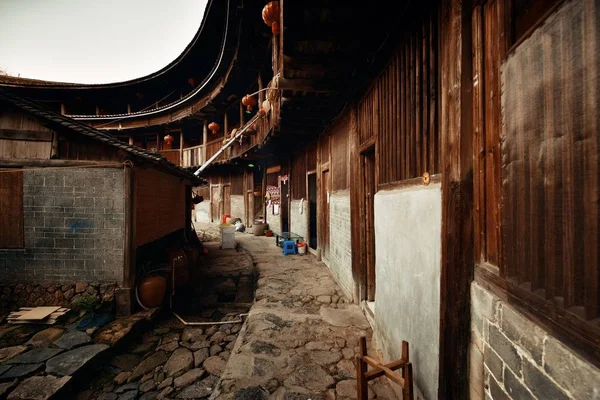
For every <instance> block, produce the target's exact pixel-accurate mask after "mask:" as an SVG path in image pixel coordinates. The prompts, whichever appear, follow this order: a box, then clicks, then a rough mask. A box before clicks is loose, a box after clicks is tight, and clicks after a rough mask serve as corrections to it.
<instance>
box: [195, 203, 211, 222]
mask: <svg viewBox="0 0 600 400" xmlns="http://www.w3.org/2000/svg"><path fill="white" fill-rule="evenodd" d="M192 218H194V221H196V222H210V199H204V201H203V202H202V203H199V204H194V215H192Z"/></svg>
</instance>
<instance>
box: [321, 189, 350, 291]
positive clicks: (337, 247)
mask: <svg viewBox="0 0 600 400" xmlns="http://www.w3.org/2000/svg"><path fill="white" fill-rule="evenodd" d="M351 228H352V227H351V223H350V192H349V191H348V190H341V191H337V192H333V193H331V194H330V196H329V252H327V253H326V254H323V261H324V262H325V264H327V266H328V267H329V269H330V270H331V272H332V273H333V275H334V277H335V278H336V280H337V282H338V283H339V285H340V286H341V287H342V289H343V290H344V293H345V294H346V296H347V297H348V298H349V299H352V293H353V292H354V289H353V287H354V283H353V280H352V242H351Z"/></svg>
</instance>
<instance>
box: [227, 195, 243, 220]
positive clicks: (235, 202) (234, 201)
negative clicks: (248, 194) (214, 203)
mask: <svg viewBox="0 0 600 400" xmlns="http://www.w3.org/2000/svg"><path fill="white" fill-rule="evenodd" d="M231 216H232V217H233V218H239V219H241V220H242V222H243V221H245V220H246V218H245V213H244V196H242V195H232V196H231Z"/></svg>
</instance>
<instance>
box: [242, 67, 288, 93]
mask: <svg viewBox="0 0 600 400" xmlns="http://www.w3.org/2000/svg"><path fill="white" fill-rule="evenodd" d="M280 74H281V72H278V73H277V75H275V76H274V77H273V80H272V82H276V83H279V75H280ZM278 86H279V85H278V84H276V85H275V87H270V86H267V87H266V88H262V89H259V90H257V91H256V92H254V93H250V94H247V95H246V96H254V95H255V94H258V93H260V92H264V91H266V90H277V89H279V87H278Z"/></svg>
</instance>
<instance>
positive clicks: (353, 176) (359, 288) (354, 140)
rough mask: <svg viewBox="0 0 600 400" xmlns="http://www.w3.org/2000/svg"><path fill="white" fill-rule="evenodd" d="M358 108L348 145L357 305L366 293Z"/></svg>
mask: <svg viewBox="0 0 600 400" xmlns="http://www.w3.org/2000/svg"><path fill="white" fill-rule="evenodd" d="M357 118H358V116H357V106H354V107H352V108H351V109H350V132H349V141H350V143H349V144H348V146H349V148H350V155H349V156H350V226H351V230H350V231H351V234H350V243H351V246H350V248H351V251H352V280H353V281H354V292H353V294H352V297H353V300H354V302H355V303H360V302H361V300H364V299H361V298H360V294H361V293H366V282H365V280H364V279H363V278H362V276H363V274H362V273H361V272H362V269H363V268H364V267H365V266H366V264H365V263H363V262H362V261H361V260H362V254H361V253H362V252H361V248H360V245H359V244H360V243H361V229H360V226H361V220H362V219H363V218H364V217H363V216H362V215H361V213H360V201H361V198H360V193H361V191H360V187H361V186H360V185H361V182H362V179H361V177H360V168H359V165H360V153H359V151H358V147H359V139H358V120H357Z"/></svg>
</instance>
